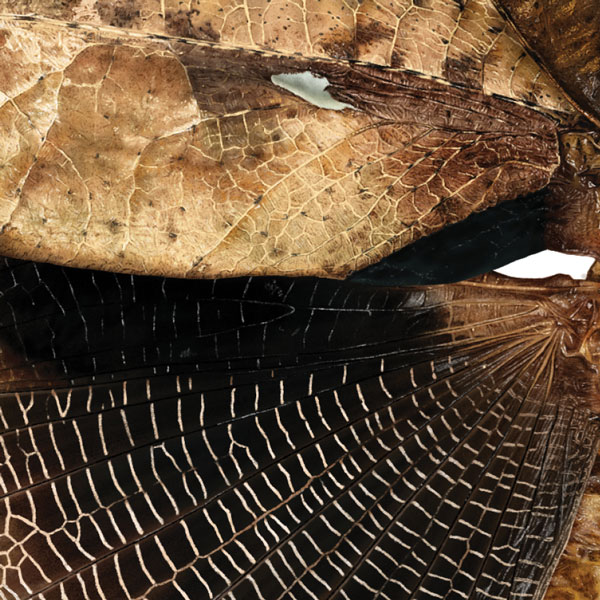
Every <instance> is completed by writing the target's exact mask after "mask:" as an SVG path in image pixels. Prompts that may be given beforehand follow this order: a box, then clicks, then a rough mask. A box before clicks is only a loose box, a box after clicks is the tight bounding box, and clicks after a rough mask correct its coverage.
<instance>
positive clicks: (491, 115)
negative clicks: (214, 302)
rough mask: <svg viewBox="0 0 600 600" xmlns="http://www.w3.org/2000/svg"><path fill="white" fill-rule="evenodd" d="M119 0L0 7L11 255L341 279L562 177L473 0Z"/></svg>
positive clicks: (553, 131)
mask: <svg viewBox="0 0 600 600" xmlns="http://www.w3.org/2000/svg"><path fill="white" fill-rule="evenodd" d="M82 4H85V6H82ZM116 4H117V6H116V7H115V6H113V8H114V9H115V10H112V9H111V6H112V5H115V3H114V2H110V3H107V2H98V3H95V4H94V6H95V8H92V7H91V5H90V4H89V3H88V2H87V1H86V2H85V3H84V2H83V0H79V2H77V1H76V2H71V3H67V4H65V3H62V2H60V3H58V2H57V3H48V2H38V1H37V0H36V1H35V2H30V1H29V0H27V1H25V2H21V1H20V0H19V1H16V2H13V1H11V2H6V1H5V0H4V1H3V0H0V41H1V42H2V45H1V46H0V156H2V161H3V165H4V168H3V169H2V172H1V173H0V252H1V253H2V254H3V255H5V256H13V257H16V258H27V259H32V260H41V261H44V262H46V261H51V262H55V263H57V264H65V265H70V266H79V267H87V268H90V267H92V268H99V269H106V270H113V271H118V272H127V273H141V274H156V275H167V276H177V277H186V278H189V277H207V278H209V277H223V276H242V275H244V276H245V275H294V276H299V275H318V276H321V277H345V276H346V275H347V274H348V273H349V272H351V271H353V270H356V269H360V268H362V267H365V266H367V265H369V264H373V263H376V262H378V261H379V260H380V259H381V258H383V257H384V256H387V255H389V254H390V253H392V252H394V251H396V250H398V249H400V248H402V247H405V246H406V245H408V244H410V243H412V242H414V241H415V240H417V239H419V238H421V237H424V236H426V235H429V234H430V233H431V232H433V231H438V230H440V229H442V228H443V227H444V226H445V225H448V224H450V223H455V222H457V221H460V220H462V219H464V218H465V217H467V216H468V215H469V214H471V213H473V212H476V211H481V210H484V209H486V208H488V207H490V206H493V205H495V204H497V203H499V202H503V201H506V200H514V199H516V198H518V197H520V196H524V195H527V194H530V193H533V192H535V191H536V190H539V189H541V188H543V187H545V186H547V185H548V184H549V183H550V181H551V178H552V175H553V174H554V172H555V171H556V169H557V167H558V166H559V163H560V156H559V153H558V143H557V128H558V122H559V120H558V117H557V118H554V117H556V114H555V113H552V111H550V112H551V114H552V115H553V117H551V116H550V115H549V114H548V110H547V109H549V108H555V109H560V107H561V106H562V104H561V102H559V101H558V100H557V95H558V91H557V90H556V89H555V88H552V87H551V86H550V87H549V86H548V85H545V84H541V82H542V80H543V77H542V76H541V74H540V72H539V69H538V68H537V67H536V65H535V63H533V61H532V60H531V59H528V57H527V55H526V53H524V51H523V50H522V48H520V47H519V45H518V44H517V43H516V42H514V40H513V41H512V42H511V44H509V46H510V48H505V47H504V45H502V44H500V43H499V39H500V38H502V39H506V33H505V31H504V22H503V21H502V19H501V18H500V17H499V15H498V14H497V13H496V12H495V9H494V8H493V7H492V6H491V4H490V3H489V2H488V1H487V0H486V1H485V2H479V0H478V1H473V2H470V3H468V4H469V7H468V8H465V9H464V10H459V7H458V5H457V4H461V3H452V2H445V1H444V2H439V1H436V2H432V4H433V5H435V6H433V7H431V8H427V7H416V6H414V5H413V3H412V2H405V1H404V0H402V1H398V2H391V3H389V4H390V5H393V10H392V12H391V13H390V11H389V10H387V9H386V8H385V7H383V6H379V5H378V4H377V5H374V4H375V3H370V2H366V3H358V2H351V3H348V4H347V3H339V2H335V3H333V2H332V3H319V2H308V3H305V5H304V6H303V7H302V9H301V10H295V11H292V12H290V10H291V8H290V5H291V4H293V3H286V2H279V1H278V2H273V3H269V2H266V1H261V2H252V3H250V2H241V1H237V0H236V1H233V2H229V1H223V2H205V1H203V2H190V3H186V4H183V5H182V4H181V3H179V2H175V1H173V2H162V3H160V2H154V1H153V0H152V1H150V0H136V1H132V2H129V1H128V2H126V3H125V2H121V3H116ZM249 4H252V7H250V6H249ZM326 4H327V6H326ZM334 4H335V5H336V6H333V5H334ZM275 5H277V6H275ZM350 5H352V10H350ZM117 8H118V9H119V10H116V9H117ZM296 8H300V7H298V6H296ZM365 11H366V12H365ZM388 13H389V14H388ZM94 15H95V16H94ZM128 15H129V17H130V18H126V17H127V16H128ZM136 15H137V17H139V22H138V19H137V18H136ZM187 20H190V22H191V21H194V22H195V23H196V25H197V26H196V25H194V26H192V25H190V26H189V27H187V25H186V22H187ZM387 21H389V23H391V24H392V27H394V28H395V31H396V33H395V35H393V36H392V37H391V38H390V35H391V33H392V32H391V31H390V30H389V28H386V27H383V25H382V26H381V27H382V31H381V32H380V35H375V33H374V31H375V29H376V28H377V23H383V22H387ZM438 22H439V23H438ZM334 25H335V26H334ZM246 26H247V27H246ZM261 27H262V29H263V30H264V31H263V33H264V35H263V36H262V37H260V36H259V30H260V28H261ZM369 28H370V31H371V37H369V36H368V35H367V32H366V29H369ZM250 30H251V31H252V33H251V35H250V34H248V35H250V37H251V38H252V39H249V38H248V35H244V36H243V37H242V39H240V40H237V41H236V39H235V37H233V38H232V32H234V34H235V33H236V32H240V31H243V32H245V31H250ZM288 30H289V31H288ZM206 31H213V32H214V35H213V37H212V38H211V37H210V35H209V36H208V39H207V35H206V33H205V32H206ZM277 31H280V34H281V35H278V33H277ZM325 31H328V32H329V34H328V35H329V36H333V38H334V39H335V44H334V46H333V47H331V48H330V47H329V45H328V44H327V40H326V38H327V37H328V36H327V35H325ZM284 32H285V33H284ZM321 34H323V36H321ZM342 34H344V36H345V38H344V40H343V43H342V42H340V39H339V38H340V36H341V35H342ZM405 34H406V35H407V36H409V37H408V39H407V38H406V36H405ZM422 40H424V41H422ZM396 42H397V43H398V44H400V45H405V48H404V49H402V50H401V51H400V50H398V52H397V53H399V54H406V55H407V56H406V58H405V59H402V60H401V61H399V60H394V61H392V62H391V63H390V62H389V61H387V62H386V60H384V58H383V55H388V54H390V53H391V54H393V53H394V52H395V50H394V48H395V44H396ZM496 42H498V44H500V45H498V44H497V43H496ZM336 44H337V46H340V44H341V46H342V47H343V48H344V50H343V51H338V50H336V47H337V46H336ZM326 48H328V50H326ZM434 49H435V52H434ZM428 52H429V55H428ZM355 59H359V60H358V61H357V60H355ZM388 63H389V64H388ZM421 63H422V64H421ZM484 66H485V69H484ZM414 67H418V69H415V68H414ZM513 69H514V70H513ZM484 71H485V74H484ZM282 74H284V75H290V74H296V75H298V74H304V75H307V74H308V76H311V77H314V78H316V80H317V81H320V83H321V84H322V85H324V86H325V85H328V84H329V85H328V87H327V90H328V93H330V94H331V95H332V96H333V97H334V98H335V99H336V100H337V102H338V107H339V106H341V105H340V102H341V103H342V104H346V105H347V106H346V107H345V108H343V110H332V109H331V110H330V109H329V108H323V107H322V106H321V107H319V106H317V105H315V104H312V103H310V102H308V101H306V100H304V99H302V98H301V97H300V96H298V95H296V94H295V93H293V92H292V91H290V90H289V89H287V88H285V87H284V86H281V85H279V84H277V83H276V82H277V79H275V80H273V79H272V78H273V76H281V75H282ZM484 80H485V82H487V83H486V84H485V85H484ZM313 81H314V79H313ZM490 82H495V83H496V84H498V85H491V84H490V85H488V84H489V83H490ZM280 83H281V80H280ZM529 84H530V85H529ZM296 91H297V89H296ZM559 112H560V110H559ZM560 114H562V113H560ZM563 116H564V114H563Z"/></svg>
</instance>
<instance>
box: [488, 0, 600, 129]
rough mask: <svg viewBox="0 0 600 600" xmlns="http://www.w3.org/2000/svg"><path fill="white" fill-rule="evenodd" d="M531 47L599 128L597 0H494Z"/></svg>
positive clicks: (599, 13)
mask: <svg viewBox="0 0 600 600" xmlns="http://www.w3.org/2000/svg"><path fill="white" fill-rule="evenodd" d="M495 1H496V4H497V5H498V6H499V7H500V8H501V10H502V12H503V14H505V15H506V17H507V18H508V19H509V20H510V21H511V22H512V23H513V24H514V26H515V27H516V29H517V31H518V32H519V33H520V34H521V36H522V38H523V40H524V43H525V45H526V47H527V48H528V50H529V51H530V52H531V53H532V54H533V55H534V56H535V57H536V58H537V61H538V63H539V64H541V65H544V66H546V67H547V68H548V72H549V73H550V75H551V76H552V77H553V78H554V79H555V81H556V82H557V83H558V84H559V85H560V87H561V88H562V90H563V91H564V93H565V94H566V95H567V96H568V97H569V98H570V100H571V101H572V102H573V103H574V105H575V106H576V107H577V108H578V109H579V110H581V111H582V112H583V113H585V114H586V115H587V116H588V117H589V118H590V119H591V120H592V121H594V123H595V124H596V125H597V126H598V127H600V6H598V3H597V2H596V1H594V0H574V1H572V2H562V1H561V0H542V1H539V0H525V1H523V0H495Z"/></svg>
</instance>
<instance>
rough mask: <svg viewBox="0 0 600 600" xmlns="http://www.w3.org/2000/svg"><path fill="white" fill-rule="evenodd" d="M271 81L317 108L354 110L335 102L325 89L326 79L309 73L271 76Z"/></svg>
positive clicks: (343, 103) (344, 104) (349, 106)
mask: <svg viewBox="0 0 600 600" xmlns="http://www.w3.org/2000/svg"><path fill="white" fill-rule="evenodd" d="M271 81H272V82H273V83H274V84H275V85H278V86H279V87H282V88H283V89H285V90H287V91H288V92H292V94H295V95H296V96H300V98H302V99H304V100H306V101H307V102H310V103H311V104H314V105H315V106H318V107H319V108H329V109H331V110H343V109H344V108H354V107H353V106H352V105H350V104H346V103H345V102H338V101H337V100H335V99H334V98H333V97H332V96H331V94H330V93H329V92H328V91H327V87H329V81H327V78H326V77H319V76H317V75H314V74H313V73H311V72H310V71H304V72H303V73H279V74H277V75H271Z"/></svg>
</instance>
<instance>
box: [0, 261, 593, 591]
mask: <svg viewBox="0 0 600 600" xmlns="http://www.w3.org/2000/svg"><path fill="white" fill-rule="evenodd" d="M590 285H591V284H590ZM1 287H2V290H3V295H2V298H1V302H2V306H3V308H2V311H1V314H2V320H3V324H2V330H1V331H2V350H3V353H2V356H3V362H4V364H3V370H2V373H3V383H2V385H3V388H4V392H3V394H2V396H1V397H0V423H1V424H2V428H3V430H2V436H1V437H0V443H1V444H2V446H1V447H2V452H3V453H4V458H3V460H2V461H0V465H1V467H0V474H1V475H2V479H1V481H2V490H3V494H4V499H3V504H2V505H1V506H2V513H1V517H2V526H1V527H0V530H1V531H2V532H3V535H2V538H0V539H1V540H2V542H1V544H2V545H1V548H2V551H3V552H4V553H5V554H4V556H5V557H6V558H5V561H6V562H7V567H6V568H5V569H4V575H3V577H4V579H3V581H2V586H3V592H4V593H5V595H7V597H16V598H28V597H32V596H35V595H36V594H43V597H44V598H46V599H48V600H50V599H52V598H62V597H65V596H66V597H68V598H74V597H83V598H110V599H113V598H115V599H116V598H139V597H144V598H150V599H153V598H157V599H158V598H165V597H181V598H194V599H196V598H226V597H227V598H240V599H241V598H244V599H245V600H246V599H250V598H262V599H268V600H274V599H276V598H292V597H295V598H309V597H310V598H356V597H361V598H367V597H369V598H371V597H372V598H436V597H440V595H441V596H443V597H445V598H478V599H479V598H481V599H484V598H516V597H519V598H536V599H537V598H541V596H542V594H543V591H544V588H545V585H546V581H547V578H548V577H549V575H550V573H551V570H552V569H551V567H552V565H553V564H554V562H555V560H556V559H557V558H558V555H559V553H560V551H561V550H562V547H563V545H564V543H565V541H566V536H567V535H568V531H569V529H570V525H571V523H572V520H573V516H574V511H575V509H576V506H577V504H578V501H579V498H580V495H581V491H582V489H583V486H584V485H585V479H586V475H587V473H588V471H589V469H590V466H591V463H592V461H593V457H594V455H595V453H596V452H597V445H598V444H597V441H598V435H597V433H598V432H597V426H596V425H595V424H594V423H593V422H592V421H591V420H590V414H591V413H590V412H589V409H587V408H585V401H586V399H589V396H590V395H591V394H592V391H593V387H592V386H591V383H590V382H591V379H590V376H589V370H587V369H586V366H585V362H584V361H583V359H582V358H576V357H574V356H573V357H572V358H569V359H566V358H565V357H564V356H563V355H562V354H561V353H560V352H558V351H557V348H559V347H562V346H561V344H562V342H563V341H564V340H563V337H564V335H566V334H567V333H568V331H569V330H568V329H566V328H568V325H565V324H564V323H565V320H564V319H562V320H561V315H564V313H565V311H568V310H570V308H569V306H570V304H572V302H573V299H574V297H575V296H573V294H572V293H571V294H570V295H569V293H567V292H566V288H567V285H566V284H565V282H562V283H561V282H560V281H558V283H556V285H555V286H552V285H548V286H546V287H539V288H537V289H535V288H531V287H528V286H527V285H515V284H510V282H509V281H508V280H505V279H501V278H491V279H489V280H484V281H479V282H475V283H468V284H464V285H451V286H438V287H430V288H405V289H401V288H396V289H394V288H387V289H386V288H379V289H378V288H370V287H360V286H353V285H350V284H342V283H334V282H324V281H317V280H290V279H285V278H281V279H261V278H255V279H250V280H248V279H238V280H220V281H216V282H201V281H197V282H181V281H176V280H171V281H164V280H157V279H144V278H133V277H126V276H116V275H109V274H103V273H93V272H77V271H69V270H61V269H58V268H56V267H50V266H39V265H35V264H28V263H24V264H16V265H15V264H13V263H10V262H9V263H7V268H6V269H5V270H4V271H2V275H1ZM565 368H567V369H570V370H571V373H577V375H578V376H577V377H575V378H574V379H573V384H572V386H571V387H569V385H565V380H564V373H563V375H560V373H561V372H562V370H563V369H565ZM574 390H576V393H575V391H574ZM40 597H41V596H40Z"/></svg>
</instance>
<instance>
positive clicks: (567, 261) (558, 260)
mask: <svg viewBox="0 0 600 600" xmlns="http://www.w3.org/2000/svg"><path fill="white" fill-rule="evenodd" d="M593 262H594V259H593V258H590V257H589V256H574V255H572V254H564V253H563V252H555V251H553V250H544V251H543V252H537V253H536V254H531V255H530V256H526V257H525V258H521V259H519V260H515V261H514V262H511V263H509V264H508V265H505V266H504V267H502V268H500V269H496V272H497V273H500V274H501V275H507V276H508V277H519V278H525V279H539V278H542V277H551V276H552V275H558V274H559V273H564V274H565V275H570V276H571V277H572V278H573V279H585V278H586V275H587V272H588V271H589V269H590V267H591V266H592V264H593Z"/></svg>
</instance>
